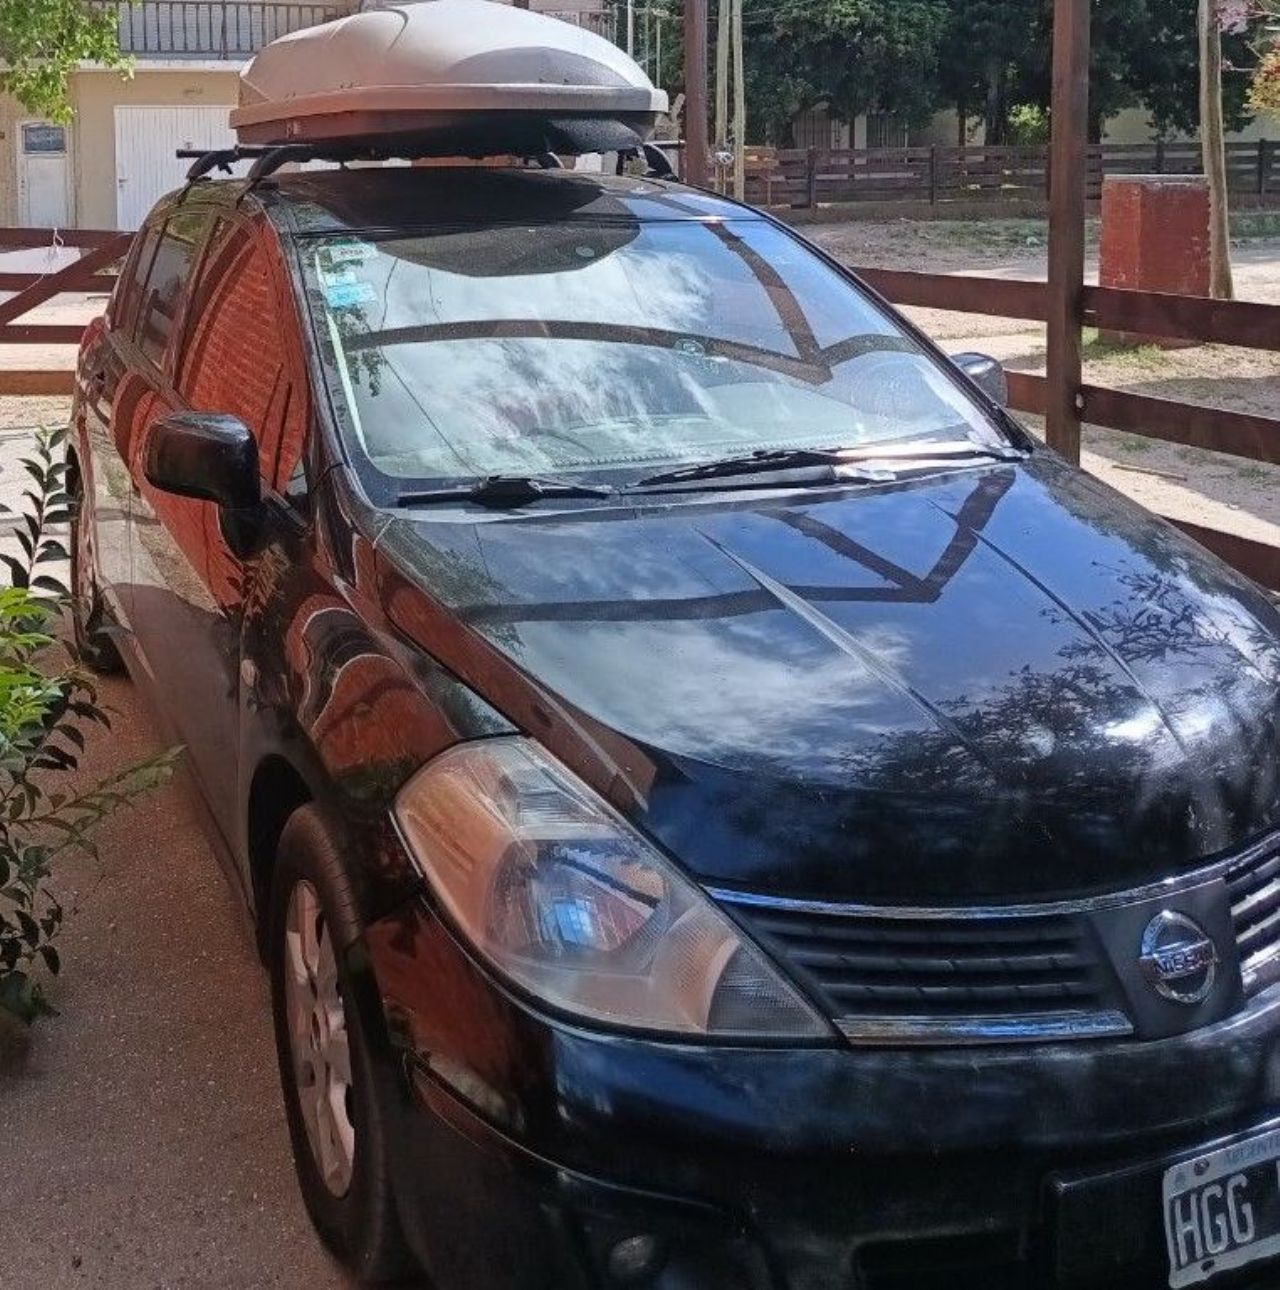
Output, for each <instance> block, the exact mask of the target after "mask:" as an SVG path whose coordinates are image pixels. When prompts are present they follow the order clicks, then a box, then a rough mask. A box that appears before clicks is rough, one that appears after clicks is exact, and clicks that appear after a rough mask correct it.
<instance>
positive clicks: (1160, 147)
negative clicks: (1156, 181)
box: [1156, 135, 1164, 175]
mask: <svg viewBox="0 0 1280 1290" xmlns="http://www.w3.org/2000/svg"><path fill="white" fill-rule="evenodd" d="M1156 174H1157V175H1163V174H1164V136H1163V135H1162V136H1161V137H1160V138H1159V139H1157V140H1156Z"/></svg>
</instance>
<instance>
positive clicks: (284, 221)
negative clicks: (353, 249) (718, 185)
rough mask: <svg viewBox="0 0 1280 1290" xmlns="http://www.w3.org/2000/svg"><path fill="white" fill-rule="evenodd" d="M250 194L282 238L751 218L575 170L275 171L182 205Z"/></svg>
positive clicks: (660, 185) (215, 186)
mask: <svg viewBox="0 0 1280 1290" xmlns="http://www.w3.org/2000/svg"><path fill="white" fill-rule="evenodd" d="M249 191H251V192H252V200H253V201H254V204H256V205H258V206H260V207H261V208H262V209H263V210H265V212H266V213H267V215H268V216H269V217H270V219H271V220H272V222H273V223H275V224H276V226H277V227H278V228H279V229H280V231H281V232H282V233H284V234H286V235H294V236H297V235H306V234H341V233H344V232H357V231H370V230H378V231H384V232H394V231H395V230H397V229H422V228H424V227H431V226H432V225H456V224H476V223H491V224H523V223H537V224H541V223H558V222H561V221H564V220H574V219H581V220H587V221H591V222H593V223H595V222H600V221H614V220H617V221H625V222H626V223H635V222H637V221H658V220H715V219H742V218H751V217H752V215H753V212H752V211H751V210H750V209H749V208H748V207H744V206H740V205H738V204H737V203H736V202H732V201H729V200H728V199H726V198H723V197H719V196H717V195H716V194H714V193H708V192H703V191H701V190H699V189H694V188H686V187H684V186H683V185H680V184H676V183H671V182H667V181H662V180H654V179H641V178H634V177H629V176H613V175H599V174H591V173H588V172H584V171H576V170H529V169H520V168H516V167H509V168H491V167H479V166H393V167H376V168H375V167H361V168H356V169H345V170H304V171H296V172H294V173H290V174H284V173H278V174H276V175H273V176H272V177H271V178H270V179H269V180H264V181H262V182H261V183H259V184H257V185H248V184H246V183H245V181H243V180H216V181H201V182H200V183H199V184H197V185H195V186H194V187H193V188H192V189H191V190H189V192H188V194H187V196H186V198H185V200H183V204H184V205H187V204H205V203H206V202H210V203H213V204H219V205H221V204H223V203H227V202H234V201H238V200H242V199H243V198H244V197H245V195H246V193H247V192H249Z"/></svg>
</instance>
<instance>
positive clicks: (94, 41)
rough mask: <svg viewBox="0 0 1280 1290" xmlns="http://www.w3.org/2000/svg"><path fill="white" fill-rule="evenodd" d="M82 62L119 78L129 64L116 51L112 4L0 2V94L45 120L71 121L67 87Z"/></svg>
mask: <svg viewBox="0 0 1280 1290" xmlns="http://www.w3.org/2000/svg"><path fill="white" fill-rule="evenodd" d="M81 63H99V64H102V65H103V66H105V67H109V68H111V69H113V70H115V71H119V72H121V73H122V74H124V75H128V74H129V72H130V71H131V69H132V67H133V63H132V61H131V60H130V59H129V58H127V57H125V56H124V55H123V54H121V52H120V33H119V15H118V12H117V9H116V6H115V5H113V4H92V3H88V0H0V89H4V90H8V91H9V93H10V94H12V95H13V96H14V98H16V99H17V100H18V102H19V103H21V104H22V106H23V107H25V108H26V109H27V110H28V111H30V112H33V113H36V114H37V115H39V116H42V117H45V118H47V119H48V120H50V121H59V122H64V123H65V122H67V121H69V120H70V119H71V101H70V94H69V87H70V83H71V75H72V73H73V72H74V71H75V70H76V68H78V67H79V66H80V64H81Z"/></svg>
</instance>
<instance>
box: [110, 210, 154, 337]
mask: <svg viewBox="0 0 1280 1290" xmlns="http://www.w3.org/2000/svg"><path fill="white" fill-rule="evenodd" d="M159 240H160V230H159V229H158V228H155V227H152V228H145V229H143V230H142V232H141V233H139V234H138V236H137V237H135V238H134V239H133V247H132V249H131V250H130V252H129V258H128V260H127V261H126V262H125V266H124V271H123V272H122V273H121V275H120V281H119V283H118V284H117V285H116V294H115V299H114V300H113V302H112V305H111V327H112V329H113V330H115V331H119V332H124V333H125V335H128V336H132V335H133V330H134V326H135V325H136V324H137V321H138V302H139V301H140V300H141V299H142V296H143V292H144V291H145V289H146V285H147V274H148V273H149V272H150V270H151V260H152V257H153V256H154V255H155V253H156V243H157V242H158V241H159Z"/></svg>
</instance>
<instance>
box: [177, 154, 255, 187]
mask: <svg viewBox="0 0 1280 1290" xmlns="http://www.w3.org/2000/svg"><path fill="white" fill-rule="evenodd" d="M264 151H265V149H263V148H259V147H250V146H245V145H242V144H237V145H236V146H235V147H233V148H213V149H209V148H179V149H178V151H177V153H176V155H177V157H178V159H179V160H180V161H188V160H191V161H192V165H191V168H190V169H189V170H188V171H187V182H188V183H195V181H196V180H197V179H203V178H204V177H205V176H206V175H207V174H209V173H211V172H212V171H214V170H221V171H223V172H224V173H226V174H228V175H229V174H230V173H231V167H232V165H233V164H234V163H235V162H237V161H246V160H248V159H249V158H250V157H257V156H260V155H261V154H262V153H263V152H264ZM193 159H194V160H193Z"/></svg>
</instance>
